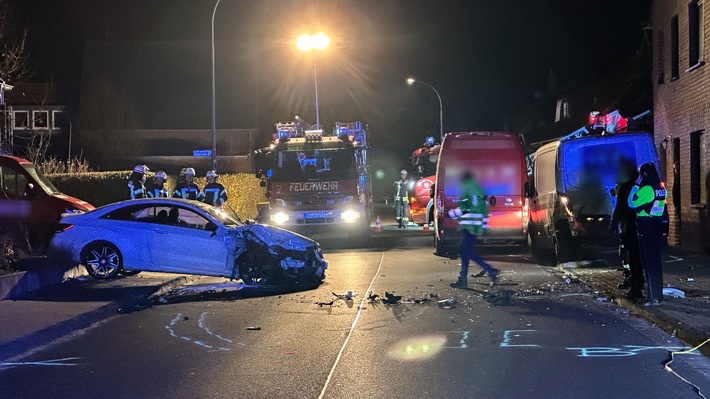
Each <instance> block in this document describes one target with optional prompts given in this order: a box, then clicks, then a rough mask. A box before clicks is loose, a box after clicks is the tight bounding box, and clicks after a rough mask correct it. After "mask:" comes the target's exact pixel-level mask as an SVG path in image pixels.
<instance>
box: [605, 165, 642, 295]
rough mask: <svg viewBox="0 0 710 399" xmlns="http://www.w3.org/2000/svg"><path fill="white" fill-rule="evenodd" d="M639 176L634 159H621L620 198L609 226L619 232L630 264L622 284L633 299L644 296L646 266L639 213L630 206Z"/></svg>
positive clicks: (611, 232) (618, 185) (625, 260)
mask: <svg viewBox="0 0 710 399" xmlns="http://www.w3.org/2000/svg"><path fill="white" fill-rule="evenodd" d="M638 175H639V173H638V170H636V162H635V161H634V160H631V159H628V158H624V159H621V161H620V163H619V180H618V181H619V184H617V185H616V188H615V189H614V192H615V194H616V198H617V200H616V206H614V212H613V213H612V217H611V225H610V227H609V233H610V234H612V235H615V234H619V239H620V241H621V248H620V254H621V255H622V263H624V262H625V263H627V264H628V269H627V268H626V265H625V267H624V276H625V279H624V282H622V283H621V284H619V286H618V287H619V288H628V289H629V291H628V292H626V293H625V294H624V297H626V298H629V299H633V300H635V299H638V298H640V297H641V296H642V290H643V266H642V265H641V255H640V254H639V240H638V232H637V229H636V212H635V210H633V209H631V208H629V204H628V201H627V198H629V193H630V192H631V188H632V187H633V186H634V185H635V184H636V179H637V178H638ZM622 249H623V251H622ZM624 254H625V256H624Z"/></svg>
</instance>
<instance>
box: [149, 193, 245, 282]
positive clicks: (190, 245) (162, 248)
mask: <svg viewBox="0 0 710 399" xmlns="http://www.w3.org/2000/svg"><path fill="white" fill-rule="evenodd" d="M163 211H166V212H167V214H168V215H169V216H168V217H167V218H166V219H165V220H163V218H162V216H159V215H162V212H163ZM155 215H156V216H155V218H154V219H153V220H152V221H151V222H149V223H150V233H149V235H148V250H149V252H150V257H151V259H152V262H153V264H154V265H155V267H156V270H157V271H165V272H174V273H189V274H205V275H212V276H221V275H228V274H230V273H231V268H227V246H226V244H225V240H224V234H225V229H219V230H217V231H212V230H208V229H207V227H208V226H209V225H214V223H213V222H212V221H211V220H210V219H208V218H207V217H206V216H203V215H202V214H200V213H197V212H196V211H194V210H192V209H189V208H186V207H178V206H174V207H167V206H156V207H155Z"/></svg>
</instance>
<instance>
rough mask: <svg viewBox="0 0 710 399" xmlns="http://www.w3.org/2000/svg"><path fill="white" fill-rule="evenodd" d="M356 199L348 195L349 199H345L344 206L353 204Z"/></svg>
mask: <svg viewBox="0 0 710 399" xmlns="http://www.w3.org/2000/svg"><path fill="white" fill-rule="evenodd" d="M354 199H355V197H353V196H352V195H348V196H347V197H345V198H344V199H343V204H349V203H351V202H353V200H354Z"/></svg>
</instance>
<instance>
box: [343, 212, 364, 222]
mask: <svg viewBox="0 0 710 399" xmlns="http://www.w3.org/2000/svg"><path fill="white" fill-rule="evenodd" d="M340 218H341V219H343V220H344V221H346V222H354V221H355V220H358V219H360V212H357V211H354V210H352V209H348V210H345V211H343V213H341V214H340Z"/></svg>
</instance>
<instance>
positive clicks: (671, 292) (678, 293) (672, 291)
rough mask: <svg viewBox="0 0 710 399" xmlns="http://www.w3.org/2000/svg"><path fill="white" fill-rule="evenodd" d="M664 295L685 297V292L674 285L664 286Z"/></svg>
mask: <svg viewBox="0 0 710 399" xmlns="http://www.w3.org/2000/svg"><path fill="white" fill-rule="evenodd" d="M663 295H664V296H669V297H672V298H685V292H683V291H681V290H679V289H678V288H673V287H664V288H663Z"/></svg>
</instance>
